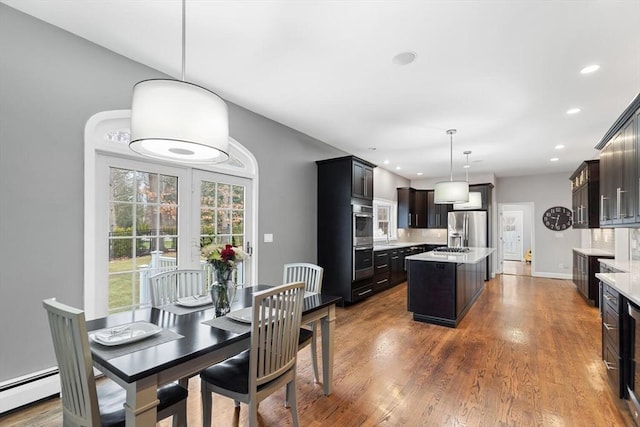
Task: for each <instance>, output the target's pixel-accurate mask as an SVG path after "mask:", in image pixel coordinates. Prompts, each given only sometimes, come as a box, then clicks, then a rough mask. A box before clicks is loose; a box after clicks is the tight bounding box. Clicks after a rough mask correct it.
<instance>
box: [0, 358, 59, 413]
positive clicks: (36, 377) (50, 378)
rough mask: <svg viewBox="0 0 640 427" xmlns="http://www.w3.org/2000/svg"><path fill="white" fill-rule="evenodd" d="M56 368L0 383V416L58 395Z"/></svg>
mask: <svg viewBox="0 0 640 427" xmlns="http://www.w3.org/2000/svg"><path fill="white" fill-rule="evenodd" d="M57 372H58V368H51V369H46V370H44V371H40V372H34V373H32V374H29V375H25V376H22V377H18V378H13V379H10V380H8V381H3V382H2V383H0V414H3V413H5V412H8V411H11V410H13V409H16V408H19V407H21V406H24V405H28V404H29V403H33V402H36V401H38V400H41V399H44V398H46V397H49V396H53V395H55V394H58V393H60V375H59V374H58V373H57Z"/></svg>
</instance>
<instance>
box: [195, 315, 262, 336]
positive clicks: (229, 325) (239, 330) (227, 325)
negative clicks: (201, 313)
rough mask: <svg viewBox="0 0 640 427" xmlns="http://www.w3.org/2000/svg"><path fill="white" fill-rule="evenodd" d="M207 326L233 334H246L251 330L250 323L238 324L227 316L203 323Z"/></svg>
mask: <svg viewBox="0 0 640 427" xmlns="http://www.w3.org/2000/svg"><path fill="white" fill-rule="evenodd" d="M202 323H203V324H205V325H209V326H213V327H214V328H218V329H224V330H225V331H229V332H233V333H235V334H244V333H246V332H249V331H250V330H251V325H250V324H249V323H241V322H236V321H235V320H231V319H229V318H228V317H227V316H222V317H214V318H213V319H210V320H205V321H204V322H202Z"/></svg>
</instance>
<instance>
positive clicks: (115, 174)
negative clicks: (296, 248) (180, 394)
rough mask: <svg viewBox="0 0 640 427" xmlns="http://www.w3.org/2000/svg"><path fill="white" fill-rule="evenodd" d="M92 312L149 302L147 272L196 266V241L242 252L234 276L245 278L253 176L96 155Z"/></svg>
mask: <svg viewBox="0 0 640 427" xmlns="http://www.w3.org/2000/svg"><path fill="white" fill-rule="evenodd" d="M96 169H97V170H96V182H95V185H96V193H95V194H96V210H97V211H96V229H95V231H96V239H95V245H96V246H95V251H96V262H95V283H94V284H93V286H85V291H86V292H87V293H88V296H89V298H88V301H90V307H91V309H90V311H91V313H92V314H94V315H95V316H104V315H107V314H109V313H113V312H118V311H125V310H130V309H132V308H136V307H140V306H145V305H148V304H149V303H150V300H149V292H148V278H149V277H150V276H151V275H153V274H156V273H158V272H162V271H165V270H169V269H175V268H203V269H205V271H207V264H206V263H205V262H204V260H203V259H201V256H200V247H201V245H203V244H207V243H211V242H213V243H217V244H232V245H234V246H236V247H240V248H242V249H243V250H244V252H246V255H245V256H244V257H243V261H242V263H241V264H240V265H239V268H238V274H237V278H236V279H237V280H238V283H241V284H245V283H251V272H252V268H251V262H252V259H251V256H250V254H251V252H252V250H251V242H250V236H252V234H251V232H252V224H253V222H252V221H253V206H252V201H253V194H252V180H251V179H248V178H242V177H236V176H232V175H226V174H221V173H215V172H211V171H204V170H198V169H193V168H189V167H179V166H168V165H163V164H156V163H153V162H147V161H141V160H134V159H127V158H122V157H118V156H109V155H104V156H103V155H99V156H98V157H97V162H96Z"/></svg>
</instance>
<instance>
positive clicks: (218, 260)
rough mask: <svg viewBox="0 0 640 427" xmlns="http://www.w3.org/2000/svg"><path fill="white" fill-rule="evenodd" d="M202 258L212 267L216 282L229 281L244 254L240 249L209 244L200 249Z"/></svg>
mask: <svg viewBox="0 0 640 427" xmlns="http://www.w3.org/2000/svg"><path fill="white" fill-rule="evenodd" d="M201 252H202V256H204V258H205V259H206V260H207V262H208V263H209V264H211V265H212V266H213V269H214V270H215V271H216V274H217V275H219V278H218V280H230V279H231V273H233V270H235V268H236V266H237V264H238V262H240V261H242V259H243V257H244V252H242V249H240V248H234V247H233V246H232V245H229V244H226V245H220V244H211V245H207V246H205V247H203V248H202V251H201Z"/></svg>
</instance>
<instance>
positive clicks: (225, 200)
mask: <svg viewBox="0 0 640 427" xmlns="http://www.w3.org/2000/svg"><path fill="white" fill-rule="evenodd" d="M218 207H219V208H230V207H231V185H230V184H220V183H218Z"/></svg>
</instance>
